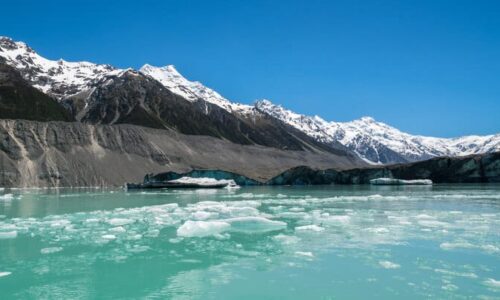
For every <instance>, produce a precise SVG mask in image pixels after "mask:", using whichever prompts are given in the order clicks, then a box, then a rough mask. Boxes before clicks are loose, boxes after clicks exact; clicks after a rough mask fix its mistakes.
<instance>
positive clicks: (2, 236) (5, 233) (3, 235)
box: [0, 230, 17, 240]
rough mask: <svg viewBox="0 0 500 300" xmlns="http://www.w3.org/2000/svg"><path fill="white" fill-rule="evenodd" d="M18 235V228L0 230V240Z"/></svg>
mask: <svg viewBox="0 0 500 300" xmlns="http://www.w3.org/2000/svg"><path fill="white" fill-rule="evenodd" d="M16 237H17V231H16V230H13V231H3V232H0V240H3V239H15V238H16Z"/></svg>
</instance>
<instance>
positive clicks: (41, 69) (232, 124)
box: [0, 37, 500, 164]
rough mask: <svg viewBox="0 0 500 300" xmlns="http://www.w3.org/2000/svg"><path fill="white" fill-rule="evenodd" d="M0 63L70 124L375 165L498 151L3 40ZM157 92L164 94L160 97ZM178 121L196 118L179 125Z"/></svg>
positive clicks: (494, 142)
mask: <svg viewBox="0 0 500 300" xmlns="http://www.w3.org/2000/svg"><path fill="white" fill-rule="evenodd" d="M1 60H4V61H5V63H6V64H8V65H10V66H11V67H13V68H15V69H16V70H18V71H19V73H20V74H21V76H22V77H23V79H24V80H26V81H27V82H28V83H29V84H31V85H32V86H33V87H35V88H36V89H38V90H40V91H42V92H44V93H46V94H48V95H50V96H52V97H54V98H56V99H57V100H59V101H60V103H62V104H63V106H64V107H65V108H66V109H67V110H68V111H69V112H70V113H71V114H72V116H73V117H74V119H75V120H76V121H83V122H90V123H98V124H114V123H132V124H136V125H141V126H153V127H160V128H161V127H168V128H177V129H178V130H179V128H182V130H181V131H182V132H186V133H193V134H207V132H206V131H207V130H208V132H209V134H211V135H215V136H219V135H220V136H221V137H222V138H226V139H229V140H233V141H238V142H242V143H256V144H261V145H269V146H273V145H280V147H285V146H286V147H287V148H288V149H302V148H304V147H303V146H302V142H303V140H304V138H306V139H307V140H308V141H307V143H310V141H313V142H314V144H315V146H317V145H316V144H318V142H319V143H321V144H324V145H328V147H330V148H335V147H337V148H338V147H342V148H343V149H345V148H348V149H350V150H351V151H352V152H355V153H356V154H357V155H358V156H359V157H361V158H362V159H364V160H365V161H367V162H370V163H376V164H385V163H397V162H408V161H417V160H423V159H427V158H432V157H436V156H445V155H446V156H459V155H468V154H476V153H485V152H493V151H500V134H497V135H489V136H466V137H460V138H453V139H445V138H433V137H424V136H415V135H411V134H408V133H404V132H401V131H399V130H398V129H396V128H394V127H391V126H389V125H386V124H384V123H381V122H377V121H375V120H374V119H372V118H369V117H364V118H361V119H359V120H355V121H351V122H344V123H341V122H328V121H325V120H324V119H322V118H321V117H318V116H313V117H311V116H304V115H300V114H297V113H294V112H292V111H290V110H287V109H285V108H283V107H281V106H279V105H274V104H273V103H272V102H270V101H268V100H261V101H258V102H256V103H255V105H254V106H251V105H245V104H240V103H236V102H232V101H230V100H228V99H226V98H224V97H223V96H221V95H220V94H219V93H217V92H216V91H214V90H212V89H210V88H208V87H206V86H204V85H203V84H201V83H200V82H197V81H189V80H188V79H186V78H185V77H183V76H182V75H181V74H180V73H179V72H178V71H177V70H176V69H175V67H174V66H172V65H167V66H164V67H154V66H151V65H148V64H146V65H144V66H143V67H142V68H141V69H140V70H139V71H134V70H132V69H127V70H123V69H117V68H114V67H112V66H110V65H99V64H94V63H90V62H67V61H65V60H62V59H60V60H57V61H56V60H49V59H46V58H44V57H42V56H40V55H39V54H37V53H36V52H35V51H34V50H33V49H31V48H30V47H28V46H27V45H26V44H25V43H23V42H15V41H13V40H12V39H10V38H7V37H0V61H1ZM164 88H165V89H166V90H168V91H166V92H165V91H161V90H163V89H164ZM173 94H175V95H178V96H180V97H177V98H179V99H174V98H175V97H174V96H171V95H173ZM200 100H201V101H200ZM214 108H216V109H214ZM220 108H222V109H220ZM181 112H182V113H181ZM186 115H190V116H196V117H195V118H194V119H193V120H190V121H186V120H187V119H186V117H185V116H186ZM202 115H205V116H202ZM196 120H197V121H196ZM200 120H204V121H203V122H202V121H200ZM195 121H196V122H198V123H199V124H195V123H194V122H195ZM209 129H210V130H209ZM297 133H300V137H299V136H297ZM311 138H312V139H311ZM291 140H294V142H293V143H290V141H291ZM309 140H310V141H309ZM339 144H340V145H339ZM324 145H323V146H324ZM342 145H343V146H342ZM344 146H345V147H344ZM290 147H291V148H290Z"/></svg>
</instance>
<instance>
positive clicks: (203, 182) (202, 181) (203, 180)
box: [169, 177, 238, 188]
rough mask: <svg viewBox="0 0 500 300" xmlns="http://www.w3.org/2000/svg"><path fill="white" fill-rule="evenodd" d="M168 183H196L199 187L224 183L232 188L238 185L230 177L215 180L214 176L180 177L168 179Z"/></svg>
mask: <svg viewBox="0 0 500 300" xmlns="http://www.w3.org/2000/svg"><path fill="white" fill-rule="evenodd" d="M169 183H179V184H196V185H199V186H201V187H203V186H213V185H219V184H225V185H226V187H227V186H229V187H232V188H237V187H238V185H237V184H236V182H234V180H232V179H221V180H217V179H215V178H209V177H198V178H195V177H181V178H179V179H175V180H170V181H169Z"/></svg>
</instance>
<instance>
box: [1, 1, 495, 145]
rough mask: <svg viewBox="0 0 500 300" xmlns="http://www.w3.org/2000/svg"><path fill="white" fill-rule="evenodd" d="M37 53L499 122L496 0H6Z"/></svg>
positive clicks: (323, 107) (452, 122) (386, 115)
mask: <svg viewBox="0 0 500 300" xmlns="http://www.w3.org/2000/svg"><path fill="white" fill-rule="evenodd" d="M1 9H2V14H1V15H2V16H1V18H0V35H6V36H10V37H12V38H13V39H15V40H21V41H24V42H26V43H27V44H28V45H30V46H31V47H32V48H34V49H35V50H36V51H37V52H38V53H40V54H41V55H42V56H45V57H48V58H51V59H58V58H64V59H66V60H70V61H71V60H88V61H92V62H96V63H108V64H112V65H114V66H117V67H133V68H139V67H140V66H142V65H143V64H144V63H149V64H152V65H158V66H161V65H167V64H173V65H175V66H176V67H177V69H178V70H179V71H180V72H181V73H182V74H183V75H184V76H185V77H187V78H188V79H190V80H198V81H201V82H203V83H204V84H205V85H207V86H209V87H211V88H213V89H215V90H217V91H218V92H220V93H221V94H222V95H223V96H225V97H226V98H228V99H230V100H232V101H238V102H242V103H249V104H250V103H253V101H254V100H256V99H260V98H267V99H270V100H272V101H273V102H275V103H278V104H281V105H283V106H285V107H287V108H289V109H292V110H294V111H296V112H299V113H303V114H308V115H315V114H317V115H320V116H321V117H323V118H324V119H326V120H335V121H349V120H352V119H355V118H359V117H361V116H372V117H374V118H375V119H376V120H379V121H383V122H386V123H388V124H390V125H392V126H395V127H397V128H399V129H401V130H403V131H407V132H410V133H413V134H424V135H434V136H443V137H451V136H459V135H465V134H492V133H498V132H500V1H496V0H492V1H477V0H474V1H471V0H469V1H460V0H449V1H446V0H430V1H427V0H419V1H402V0H400V1H376V0H368V1H355V0H346V1H316V0H304V1H294V0H288V1H284V0H283V1H277V0H276V1H260V0H248V1H229V0H226V1H188V0H183V1H181V0H176V1H166V0H163V1H128V0H121V1H105V0H101V1H90V0H88V1H76V0H72V1H14V0H11V1H7V0H4V1H2V3H1Z"/></svg>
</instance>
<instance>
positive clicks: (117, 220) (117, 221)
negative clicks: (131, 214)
mask: <svg viewBox="0 0 500 300" xmlns="http://www.w3.org/2000/svg"><path fill="white" fill-rule="evenodd" d="M107 222H108V224H110V225H113V226H123V225H127V224H130V223H134V220H131V219H124V218H112V219H109V220H108V221H107Z"/></svg>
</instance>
